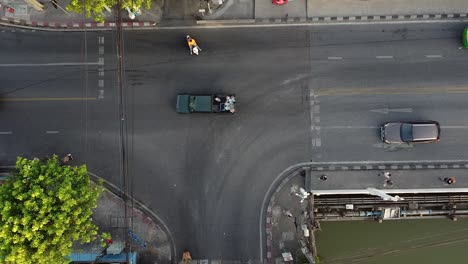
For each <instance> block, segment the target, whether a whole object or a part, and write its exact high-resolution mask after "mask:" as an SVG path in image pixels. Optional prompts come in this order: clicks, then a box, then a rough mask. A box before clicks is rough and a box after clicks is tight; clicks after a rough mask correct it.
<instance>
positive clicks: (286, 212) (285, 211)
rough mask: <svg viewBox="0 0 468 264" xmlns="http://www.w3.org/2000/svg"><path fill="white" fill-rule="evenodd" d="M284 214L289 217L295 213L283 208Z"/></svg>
mask: <svg viewBox="0 0 468 264" xmlns="http://www.w3.org/2000/svg"><path fill="white" fill-rule="evenodd" d="M283 214H284V215H285V216H287V217H292V216H293V215H292V214H291V212H289V211H288V210H283Z"/></svg>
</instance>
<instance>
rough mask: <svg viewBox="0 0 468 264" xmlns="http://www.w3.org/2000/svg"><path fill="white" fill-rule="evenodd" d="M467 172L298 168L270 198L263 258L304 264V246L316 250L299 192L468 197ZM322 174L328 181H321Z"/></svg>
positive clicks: (450, 168) (421, 167)
mask: <svg viewBox="0 0 468 264" xmlns="http://www.w3.org/2000/svg"><path fill="white" fill-rule="evenodd" d="M467 168H468V161H452V162H411V161H400V162H398V163H395V164H390V163H385V162H369V163H366V164H361V163H357V162H348V163H346V162H334V163H304V164H300V166H299V165H298V167H296V168H295V169H294V171H293V172H289V173H285V174H284V175H281V176H279V178H278V179H277V180H275V182H277V183H275V188H274V189H272V190H271V193H269V194H268V195H269V197H270V198H269V200H268V204H267V205H265V206H266V207H267V208H266V217H265V220H264V221H265V222H264V223H265V242H264V243H265V248H266V253H265V256H264V257H265V258H266V260H267V263H286V262H287V261H285V260H284V258H283V256H282V254H283V253H285V252H289V253H291V255H292V257H293V259H294V261H298V260H300V261H305V255H304V254H303V253H302V252H301V250H300V248H301V244H300V241H301V240H302V241H309V247H310V248H313V242H312V241H313V239H312V240H311V239H306V238H305V237H304V230H303V229H302V228H301V227H302V225H303V224H308V228H309V231H311V230H312V229H313V227H312V222H313V221H312V219H311V218H310V217H311V215H310V210H311V208H312V205H311V204H308V200H307V199H305V200H304V201H303V202H302V203H301V197H299V196H298V195H297V194H298V193H299V191H298V190H299V188H304V189H305V190H306V191H307V192H309V193H312V194H313V195H327V194H330V195H336V194H339V195H347V194H368V195H369V197H371V196H373V197H377V196H375V195H371V194H369V191H368V188H374V189H377V190H381V191H383V192H384V193H387V194H389V195H391V196H395V195H396V194H401V193H468V173H467V170H466V169H467ZM309 172H310V173H309ZM383 172H389V173H390V174H391V176H390V177H389V178H388V179H390V180H391V182H388V181H386V180H387V178H386V177H385V176H384V174H383ZM324 175H325V176H326V177H322V176H324ZM449 177H454V178H455V180H456V182H455V183H453V184H448V183H446V182H445V181H444V179H445V178H449ZM309 198H311V196H309ZM310 243H311V244H310ZM309 252H310V251H309ZM301 263H302V262H301Z"/></svg>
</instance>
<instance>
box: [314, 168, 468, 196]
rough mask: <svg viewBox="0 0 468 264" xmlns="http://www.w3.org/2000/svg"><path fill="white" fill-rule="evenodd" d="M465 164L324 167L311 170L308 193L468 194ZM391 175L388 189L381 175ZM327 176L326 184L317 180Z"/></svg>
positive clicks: (467, 175)
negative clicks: (450, 181)
mask: <svg viewBox="0 0 468 264" xmlns="http://www.w3.org/2000/svg"><path fill="white" fill-rule="evenodd" d="M466 167H468V164H411V165H409V164H405V165H374V166H373V165H362V166H355V167H354V166H340V167H339V168H337V167H336V166H333V167H332V168H333V170H330V168H331V167H330V166H323V167H321V169H320V170H317V169H313V170H312V172H311V180H310V184H309V186H307V188H308V191H310V192H312V193H314V194H354V193H367V191H366V189H367V188H375V189H380V190H384V191H385V192H387V193H405V192H406V193H414V192H418V193H423V192H427V193H448V192H468V173H467V171H466ZM384 171H386V172H390V173H391V177H390V179H391V183H392V184H391V186H389V184H385V180H386V178H385V177H384V176H382V172H384ZM322 175H326V176H327V178H326V180H321V179H320V177H321V176H322ZM449 177H455V178H456V183H454V184H450V185H449V184H447V183H445V182H444V181H443V179H444V178H449Z"/></svg>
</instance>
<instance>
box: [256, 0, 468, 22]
mask: <svg viewBox="0 0 468 264" xmlns="http://www.w3.org/2000/svg"><path fill="white" fill-rule="evenodd" d="M465 13H468V4H467V1H466V0H450V1H446V0H392V1H386V0H368V1H360V0H289V3H287V4H286V5H283V6H277V5H274V4H272V2H271V0H255V19H262V18H285V17H289V18H312V17H328V16H331V17H336V16H391V15H425V14H427V15H429V14H465Z"/></svg>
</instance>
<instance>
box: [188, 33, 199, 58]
mask: <svg viewBox="0 0 468 264" xmlns="http://www.w3.org/2000/svg"><path fill="white" fill-rule="evenodd" d="M185 39H186V40H187V45H188V46H189V50H190V55H192V54H193V53H195V55H197V56H198V54H199V52H200V51H201V50H202V49H201V48H200V47H199V46H198V44H197V42H196V41H195V39H193V38H192V37H190V35H187V37H185Z"/></svg>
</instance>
